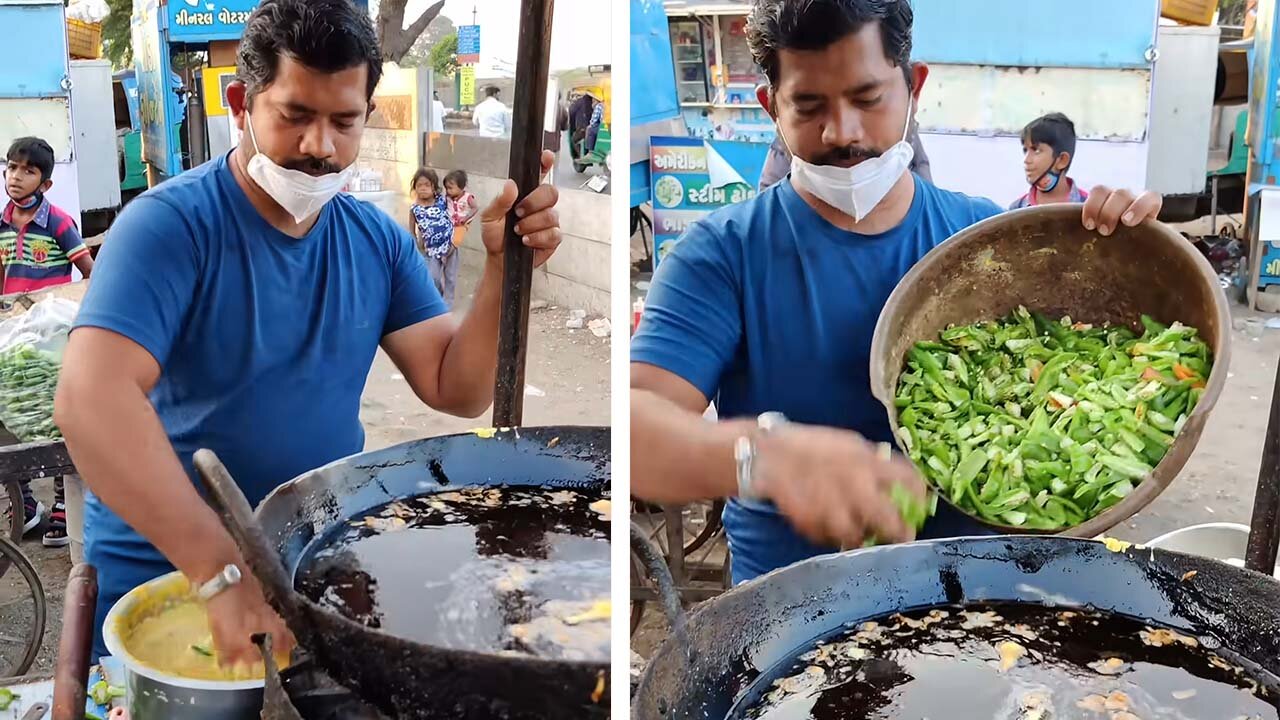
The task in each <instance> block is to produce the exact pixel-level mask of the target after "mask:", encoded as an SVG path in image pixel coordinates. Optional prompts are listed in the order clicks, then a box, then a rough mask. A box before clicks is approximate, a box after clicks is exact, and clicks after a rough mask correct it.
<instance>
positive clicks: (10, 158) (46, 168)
mask: <svg viewBox="0 0 1280 720" xmlns="http://www.w3.org/2000/svg"><path fill="white" fill-rule="evenodd" d="M5 160H6V162H21V163H26V164H27V165H33V166H35V168H36V169H37V170H39V171H40V182H41V183H43V182H44V181H46V180H48V179H49V178H51V177H53V148H52V147H50V146H49V143H47V142H45V141H44V140H41V139H40V138H38V137H22V138H18V139H17V140H14V141H13V144H12V145H10V146H9V153H8V154H7V155H6V156H5Z"/></svg>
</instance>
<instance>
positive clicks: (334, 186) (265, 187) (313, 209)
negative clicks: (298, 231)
mask: <svg viewBox="0 0 1280 720" xmlns="http://www.w3.org/2000/svg"><path fill="white" fill-rule="evenodd" d="M245 125H247V126H248V128H249V140H250V141H251V142H252V143H253V150H254V155H253V157H251V158H249V167H248V172H249V177H251V178H253V181H254V182H255V183H257V184H258V187H260V188H262V191H263V192H265V193H266V194H267V195H269V196H270V197H271V199H272V200H274V201H275V202H276V204H278V205H279V206H280V207H282V208H284V210H285V212H287V213H289V215H291V216H292V217H293V219H294V220H295V221H296V222H297V223H298V224H299V225H301V224H302V223H304V222H306V221H307V220H308V219H310V218H311V217H313V216H315V215H316V214H317V213H319V212H320V211H321V210H322V209H324V206H325V205H327V204H328V203H329V201H330V200H332V199H333V198H334V197H336V196H337V195H338V193H340V192H342V190H343V189H344V188H345V187H346V186H347V184H348V183H349V182H350V180H351V176H352V174H353V173H354V170H355V164H354V163H352V164H351V165H350V166H349V167H347V168H346V169H345V170H342V171H341V172H336V173H329V174H327V175H321V176H319V177H316V176H313V175H308V174H307V173H304V172H302V171H301V170H291V169H289V168H285V167H282V166H281V165H279V164H278V163H276V162H275V161H274V160H272V159H271V158H269V157H267V156H266V155H265V154H263V152H262V150H261V149H260V148H259V147H258V139H257V136H256V134H255V132H254V130H253V118H252V117H251V116H250V115H249V114H248V112H247V111H246V113H245Z"/></svg>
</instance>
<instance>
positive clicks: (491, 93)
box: [484, 85, 499, 97]
mask: <svg viewBox="0 0 1280 720" xmlns="http://www.w3.org/2000/svg"><path fill="white" fill-rule="evenodd" d="M498 92H499V90H498V86H497V85H490V86H489V87H487V88H485V89H484V94H485V95H487V96H488V97H498Z"/></svg>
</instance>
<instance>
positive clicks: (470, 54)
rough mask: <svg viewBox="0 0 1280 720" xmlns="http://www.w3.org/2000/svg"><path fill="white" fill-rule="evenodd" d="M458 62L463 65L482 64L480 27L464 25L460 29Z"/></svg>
mask: <svg viewBox="0 0 1280 720" xmlns="http://www.w3.org/2000/svg"><path fill="white" fill-rule="evenodd" d="M458 62H459V63H461V64H463V65H474V64H476V63H478V62H480V26H479V25H462V26H460V27H459V28H458Z"/></svg>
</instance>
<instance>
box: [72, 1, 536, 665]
mask: <svg viewBox="0 0 1280 720" xmlns="http://www.w3.org/2000/svg"><path fill="white" fill-rule="evenodd" d="M239 52H240V56H239V69H238V79H237V81H236V82H235V83H233V84H231V85H230V87H229V88H228V90H227V100H228V103H229V105H230V107H231V110H232V113H233V116H234V118H235V121H236V124H237V127H239V128H240V129H241V131H242V132H243V142H241V144H240V146H239V147H237V148H236V149H235V150H233V151H231V153H229V154H228V155H226V156H223V157H219V158H217V159H216V160H213V161H212V162H209V163H206V164H204V165H202V166H200V167H198V168H196V169H194V170H191V171H190V172H187V173H184V174H182V175H179V176H177V177H175V178H173V179H171V180H169V181H167V182H165V183H164V184H163V185H160V186H159V187H157V188H155V189H154V190H151V191H150V192H148V193H146V194H144V195H142V196H141V197H139V198H138V199H136V200H134V201H133V202H132V203H130V204H129V206H128V207H127V208H126V209H125V211H124V212H123V213H122V214H121V216H120V218H119V219H118V220H117V221H116V223H115V224H114V225H113V227H112V228H111V234H110V238H109V239H108V241H107V243H106V244H105V245H104V247H103V250H102V254H101V257H100V262H99V265H98V266H97V268H96V269H95V271H94V274H93V284H92V286H91V287H90V289H89V292H88V294H87V296H86V297H85V300H84V304H83V306H82V308H81V311H80V315H79V317H78V318H77V320H76V324H75V329H74V330H73V331H72V333H71V338H70V342H69V344H68V346H67V349H66V354H65V358H64V360H63V366H62V373H61V378H60V383H59V387H58V396H57V400H56V407H55V414H56V420H57V422H58V425H59V427H60V428H61V429H62V431H63V433H64V434H65V436H66V439H67V446H68V449H69V450H70V452H71V456H72V458H73V460H74V461H75V464H76V467H77V468H78V469H79V471H80V473H81V474H82V475H83V477H84V480H85V482H86V483H87V485H88V487H89V489H90V490H91V491H92V494H91V496H89V497H88V498H87V499H86V508H85V531H86V532H85V544H86V548H85V549H86V556H87V560H88V562H89V563H91V564H92V565H94V566H96V567H97V570H98V583H99V592H98V607H97V622H96V624H95V636H96V639H95V647H96V652H97V653H98V654H102V653H104V652H105V648H104V647H103V645H102V639H101V627H102V621H103V618H104V616H105V614H106V611H107V610H108V609H109V608H110V607H111V605H112V604H113V603H114V602H115V601H116V600H118V599H119V598H120V597H121V596H122V595H123V594H124V593H125V592H127V591H128V590H130V589H131V588H133V587H135V586H137V585H138V584H140V583H142V582H145V581H147V580H150V579H152V578H154V577H157V576H159V575H161V574H163V573H166V572H169V571H171V570H172V568H173V567H174V566H176V567H177V568H178V569H180V570H181V571H182V572H183V573H184V574H185V575H186V576H187V577H188V578H189V579H190V580H191V581H192V582H193V583H196V584H198V585H201V586H206V587H208V588H209V589H210V590H216V589H217V588H218V587H219V585H220V583H213V584H212V585H208V583H210V582H211V581H212V580H214V579H215V578H219V577H226V578H231V577H233V576H234V572H230V571H227V568H228V567H229V566H236V567H237V568H239V569H240V573H241V575H242V577H243V580H242V581H240V582H239V583H238V584H236V583H230V584H229V586H228V587H225V588H224V589H222V590H221V591H219V592H217V593H216V594H214V595H213V597H212V599H210V600H209V601H208V612H209V619H210V623H211V628H212V631H213V641H214V644H215V646H216V650H217V654H218V659H219V661H220V662H222V663H224V664H233V663H237V662H246V661H248V662H252V661H254V660H257V661H259V662H260V661H261V657H260V656H259V655H258V653H257V650H256V649H255V648H254V646H253V645H252V644H251V643H250V636H251V635H252V634H254V633H258V632H270V633H273V634H274V635H275V636H276V638H277V643H276V647H277V648H279V649H282V650H287V649H288V647H289V646H290V645H291V643H292V638H291V637H290V636H289V634H288V630H287V629H286V628H285V626H284V624H283V622H282V621H281V620H280V618H279V617H278V616H277V615H276V614H275V613H274V612H273V611H272V609H271V608H270V606H268V605H267V604H266V602H265V601H264V599H263V596H262V591H261V588H260V587H259V586H258V584H257V582H256V581H255V580H254V579H253V575H252V574H251V573H250V572H249V570H248V568H247V566H245V564H244V560H243V558H242V557H241V555H240V553H239V551H238V550H237V548H236V545H235V543H234V542H233V541H232V539H231V537H230V536H229V535H228V533H227V532H226V531H225V530H224V529H223V527H222V525H221V523H220V522H219V520H218V518H217V517H216V515H215V514H214V512H213V511H212V510H211V509H210V508H209V507H208V505H207V504H205V502H204V501H203V500H202V498H201V496H200V494H199V493H198V492H197V490H196V488H195V485H194V484H193V482H192V477H193V472H192V464H191V459H192V455H193V453H195V451H196V450H198V449H200V448H209V449H211V450H213V451H215V452H216V453H217V454H218V456H219V457H220V458H221V460H222V461H223V463H225V464H226V466H227V468H228V469H229V470H230V472H231V475H232V476H233V477H234V478H235V479H236V480H237V482H238V483H239V484H240V487H241V488H242V489H243V490H244V493H245V495H246V497H247V498H248V500H249V502H250V503H252V504H257V503H258V502H259V501H261V500H262V499H263V497H264V496H266V495H267V493H269V492H270V491H271V490H272V489H273V488H275V487H276V486H278V485H280V484H281V483H283V482H286V481H288V480H289V479H291V478H293V477H295V476H297V475H299V474H301V473H303V472H305V471H307V470H310V469H313V468H317V467H320V466H322V465H325V464H327V463H329V462H331V461H333V460H337V459H339V458H341V457H344V456H347V455H350V454H353V453H357V452H360V451H361V450H362V449H363V445H364V431H363V429H362V428H361V425H360V419H359V412H360V396H361V392H362V390H363V388H364V384H365V380H366V378H367V377H368V374H369V369H370V366H371V365H372V362H373V359H374V356H375V354H376V353H377V351H378V348H379V346H381V347H382V348H383V349H384V350H385V351H386V352H387V354H388V355H389V356H390V357H391V359H392V360H393V361H394V362H395V364H396V366H397V367H398V368H399V369H400V371H401V372H402V373H403V374H404V376H405V379H406V380H407V381H408V383H409V385H410V387H412V388H413V390H414V392H415V393H416V394H417V395H418V397H419V398H421V399H422V401H423V402H424V403H426V404H428V405H430V406H431V407H433V408H435V409H437V410H440V411H442V412H448V413H452V414H456V415H463V416H470V417H475V416H478V415H479V414H480V413H482V412H484V410H485V408H487V407H488V406H489V404H490V403H491V401H492V399H493V385H494V375H495V368H496V363H497V345H498V337H497V336H498V315H499V304H500V300H501V294H502V288H501V279H502V265H503V259H502V258H503V256H502V248H503V231H504V227H505V217H506V213H507V211H508V210H509V209H510V208H511V207H512V205H513V204H514V203H515V199H516V195H517V190H516V186H515V183H513V182H508V183H507V185H506V187H505V188H504V189H503V191H502V192H501V193H500V194H499V196H498V197H497V198H496V199H495V200H494V202H493V204H492V205H490V206H489V208H488V209H486V210H485V211H484V212H483V213H482V215H481V222H482V226H483V227H482V237H483V241H484V245H485V249H486V250H487V251H488V252H487V260H486V262H485V266H484V274H483V277H482V279H481V280H480V283H479V286H478V287H477V289H476V291H475V297H474V302H473V304H472V307H471V310H470V312H469V313H467V315H466V316H465V317H462V318H461V319H460V320H456V319H454V318H453V317H451V316H450V315H448V310H447V308H446V307H445V305H444V303H443V302H442V300H441V298H440V295H439V293H438V292H437V291H436V289H435V285H434V284H433V283H432V282H431V277H430V275H429V274H428V272H427V267H426V264H425V263H424V262H423V260H422V257H421V256H420V255H419V254H418V252H417V250H416V248H415V247H414V243H413V239H412V238H411V237H410V236H409V234H408V233H407V232H405V231H404V230H403V229H401V228H400V227H399V226H397V225H396V224H395V223H394V222H393V221H392V220H391V218H389V217H388V216H386V215H385V214H384V213H382V212H381V211H379V210H377V209H376V208H374V207H373V206H372V205H369V204H365V203H362V202H359V201H356V200H355V199H353V198H352V197H350V196H349V195H340V194H339V191H340V190H342V188H343V187H344V186H345V185H346V184H347V182H348V181H349V179H350V178H351V176H352V168H353V165H354V163H355V161H356V156H357V154H358V152H359V149H360V138H361V134H362V132H363V129H364V124H365V121H366V119H367V118H368V116H369V113H370V111H371V110H372V102H371V101H372V96H373V91H374V88H375V87H376V86H377V84H378V79H379V76H380V75H381V72H382V58H381V56H380V53H379V49H378V43H377V39H376V36H375V34H374V30H373V25H372V22H371V21H370V19H369V17H368V15H367V14H366V13H365V12H364V11H363V10H361V9H359V8H357V7H356V6H355V5H353V4H352V3H351V2H349V0H264V2H262V3H261V5H259V6H258V8H257V10H255V11H254V13H253V15H252V16H251V17H250V19H249V22H248V24H247V26H246V27H245V31H244V37H243V39H242V40H241V43H240V51H239ZM551 162H552V158H551V156H550V153H546V154H544V156H543V171H544V172H546V171H547V170H548V169H549V168H550V167H551ZM555 201H556V191H555V189H554V188H552V187H550V186H541V187H539V188H538V189H537V190H536V191H534V192H533V193H531V194H530V195H529V196H528V197H527V198H525V199H524V201H523V202H522V203H521V204H520V206H519V207H518V209H517V211H516V212H517V215H519V217H520V220H519V221H518V223H517V225H516V230H517V232H519V233H520V234H521V235H522V236H523V237H524V238H525V244H526V245H528V246H530V247H532V248H534V250H535V262H536V263H538V264H541V263H543V262H545V261H546V259H547V257H548V256H549V255H550V254H551V253H552V252H553V251H554V250H555V248H556V247H557V245H558V244H559V242H560V230H559V223H558V221H557V219H556V214H555V209H554V205H555Z"/></svg>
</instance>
